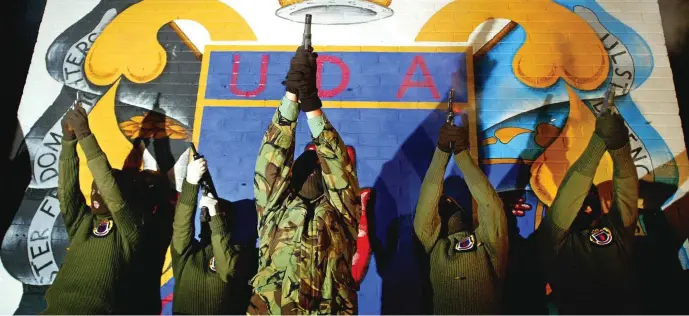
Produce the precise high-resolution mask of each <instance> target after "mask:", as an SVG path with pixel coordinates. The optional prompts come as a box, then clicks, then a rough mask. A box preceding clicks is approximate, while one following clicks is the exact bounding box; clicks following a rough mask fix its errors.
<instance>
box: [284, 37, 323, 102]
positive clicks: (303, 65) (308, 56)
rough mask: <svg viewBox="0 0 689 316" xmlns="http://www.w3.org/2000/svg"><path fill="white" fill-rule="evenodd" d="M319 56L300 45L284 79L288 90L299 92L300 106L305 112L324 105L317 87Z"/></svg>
mask: <svg viewBox="0 0 689 316" xmlns="http://www.w3.org/2000/svg"><path fill="white" fill-rule="evenodd" d="M317 58H318V54H316V53H314V52H311V51H308V50H304V48H303V47H299V48H298V49H297V52H296V54H294V57H292V60H291V61H290V67H289V72H288V73H287V77H286V78H285V81H283V84H284V85H285V87H286V90H287V91H288V92H291V93H294V92H295V91H296V92H297V95H298V97H299V108H300V109H301V110H302V111H304V112H311V111H314V110H318V109H320V108H321V107H323V103H322V102H321V99H320V98H319V97H318V88H316V72H317V70H318V65H317V63H316V60H317Z"/></svg>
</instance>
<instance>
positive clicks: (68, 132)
mask: <svg viewBox="0 0 689 316" xmlns="http://www.w3.org/2000/svg"><path fill="white" fill-rule="evenodd" d="M60 123H61V124H62V139H63V140H67V141H69V140H74V139H75V138H77V136H76V135H74V131H73V130H72V128H71V127H69V123H67V116H66V115H65V117H64V118H63V119H62V121H61V122H60Z"/></svg>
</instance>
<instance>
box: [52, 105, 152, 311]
mask: <svg viewBox="0 0 689 316" xmlns="http://www.w3.org/2000/svg"><path fill="white" fill-rule="evenodd" d="M86 115H87V114H86V111H84V109H83V108H82V107H81V105H80V104H77V105H76V107H75V109H73V110H70V111H69V112H68V113H67V115H66V117H65V119H63V121H62V129H63V142H62V151H61V153H60V165H59V167H60V173H59V178H58V199H59V201H60V211H61V213H62V218H63V220H64V222H65V228H66V229H67V234H68V237H69V251H68V252H67V254H66V255H65V258H64V262H63V264H62V266H61V267H60V272H59V273H58V274H57V276H56V278H55V281H54V282H53V285H52V286H51V287H50V289H49V290H48V291H47V293H46V295H45V299H46V301H47V305H48V307H47V309H46V310H45V311H44V312H43V313H44V314H95V315H98V314H117V313H120V312H121V311H122V310H123V309H124V308H126V307H120V305H122V306H125V305H127V300H126V299H123V297H126V296H127V292H128V291H129V290H130V287H129V284H127V283H128V281H131V270H132V268H133V267H132V261H133V260H134V257H135V256H136V255H137V253H136V252H137V248H138V246H139V244H140V235H141V233H142V231H141V230H142V223H143V220H142V212H141V211H140V210H138V209H137V207H135V206H133V205H132V204H130V203H129V202H128V201H133V200H132V199H131V194H132V192H131V190H127V186H120V185H118V183H123V182H122V181H123V179H122V177H123V172H122V171H119V170H113V169H111V167H110V164H109V163H108V159H107V157H106V156H105V154H104V153H103V151H101V149H100V146H99V145H98V142H97V141H96V137H95V136H94V135H93V134H91V130H90V129H89V125H88V118H87V116H86ZM77 142H78V143H79V145H81V148H82V149H83V151H84V154H85V155H86V159H87V160H88V167H89V170H90V171H91V174H92V175H93V185H92V188H91V207H90V209H89V207H88V206H87V205H86V202H85V200H84V197H83V195H82V194H81V192H80V189H79V159H78V158H77V151H76V146H77ZM116 178H117V179H116ZM128 278H129V280H128Z"/></svg>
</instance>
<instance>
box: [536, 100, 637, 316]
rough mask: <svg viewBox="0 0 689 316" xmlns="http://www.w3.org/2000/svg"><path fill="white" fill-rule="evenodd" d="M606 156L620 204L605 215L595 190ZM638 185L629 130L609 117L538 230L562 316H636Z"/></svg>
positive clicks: (617, 117) (599, 124)
mask: <svg viewBox="0 0 689 316" xmlns="http://www.w3.org/2000/svg"><path fill="white" fill-rule="evenodd" d="M606 149H607V151H608V153H610V156H611V157H612V161H613V164H614V169H613V200H612V205H611V208H610V211H609V212H608V213H607V214H605V215H602V213H603V212H602V206H601V201H600V198H599V197H598V196H597V194H596V193H595V191H594V190H590V189H591V184H592V181H593V177H594V175H595V173H596V168H597V167H598V164H599V162H600V160H601V158H602V157H603V154H604V153H605V151H606ZM637 180H638V179H637V173H636V167H635V166H634V162H633V160H632V158H631V150H630V146H629V130H628V129H627V127H626V126H625V125H624V121H623V120H622V117H621V116H620V115H619V114H611V113H610V112H608V111H605V112H603V114H602V115H601V116H600V117H599V118H598V119H597V120H596V128H595V132H594V133H593V136H592V137H591V140H590V141H589V144H588V146H587V147H586V150H585V151H584V152H583V153H582V155H581V157H579V159H578V160H577V161H576V162H575V163H574V164H573V165H572V167H570V169H569V170H568V172H567V174H566V175H565V178H564V180H563V181H562V185H560V188H559V190H558V192H557V196H556V197H555V200H554V201H553V204H552V205H551V207H550V209H549V210H548V214H547V216H546V217H545V218H544V219H543V223H541V225H540V227H539V229H538V230H539V236H538V238H539V243H540V247H541V250H542V251H543V258H544V259H545V264H546V266H545V267H546V272H547V274H548V276H547V278H548V282H549V283H550V285H551V288H552V290H553V294H552V295H553V296H554V299H555V303H556V305H557V307H558V313H560V314H590V313H594V314H637V310H636V300H635V298H634V293H636V290H635V284H634V280H633V271H632V242H633V239H634V229H635V226H636V220H637V215H638V210H637V197H638V181H637Z"/></svg>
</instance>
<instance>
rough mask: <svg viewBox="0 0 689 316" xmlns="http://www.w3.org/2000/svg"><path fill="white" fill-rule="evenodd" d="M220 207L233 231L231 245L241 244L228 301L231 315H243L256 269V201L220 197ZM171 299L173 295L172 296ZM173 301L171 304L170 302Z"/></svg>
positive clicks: (249, 297) (247, 304)
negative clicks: (229, 301)
mask: <svg viewBox="0 0 689 316" xmlns="http://www.w3.org/2000/svg"><path fill="white" fill-rule="evenodd" d="M218 204H219V207H220V209H224V210H226V211H225V214H227V216H228V224H229V225H230V227H231V231H232V240H231V241H230V242H231V243H232V244H235V245H240V246H241V255H240V259H239V260H238V262H237V264H236V267H235V269H236V272H235V278H234V279H233V280H232V281H231V284H230V289H229V290H228V292H229V293H232V298H231V300H232V302H231V303H230V311H229V313H228V314H230V315H243V314H245V313H246V308H247V306H249V301H250V299H251V294H252V293H251V291H252V289H253V288H252V287H251V285H250V284H249V281H250V280H251V278H252V277H253V276H254V275H256V271H257V269H258V248H256V239H257V238H258V234H257V231H256V227H257V225H258V218H257V217H256V204H255V202H254V200H250V199H243V200H239V201H235V202H230V201H227V200H224V199H219V203H218ZM173 300H174V298H173ZM173 304H174V303H173Z"/></svg>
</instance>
